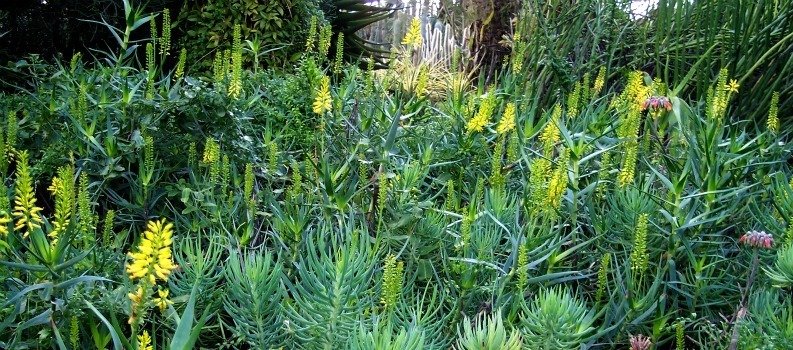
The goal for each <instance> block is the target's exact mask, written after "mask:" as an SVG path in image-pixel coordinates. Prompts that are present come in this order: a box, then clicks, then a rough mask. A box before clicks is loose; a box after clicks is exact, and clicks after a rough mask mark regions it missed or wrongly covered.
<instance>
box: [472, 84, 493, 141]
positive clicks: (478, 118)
mask: <svg viewBox="0 0 793 350" xmlns="http://www.w3.org/2000/svg"><path fill="white" fill-rule="evenodd" d="M495 108H496V94H495V92H494V91H492V89H491V91H490V92H488V93H487V94H486V95H485V97H484V99H482V103H481V104H480V105H479V111H478V112H477V113H476V115H475V116H474V117H473V118H471V119H470V120H469V121H468V124H466V125H465V129H466V130H467V131H468V132H469V133H470V132H480V131H482V130H484V128H485V126H487V124H488V123H490V117H491V116H492V115H493V110H495Z"/></svg>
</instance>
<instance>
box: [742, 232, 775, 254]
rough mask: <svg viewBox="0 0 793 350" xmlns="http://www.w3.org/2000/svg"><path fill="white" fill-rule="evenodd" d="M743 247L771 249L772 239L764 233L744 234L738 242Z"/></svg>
mask: <svg viewBox="0 0 793 350" xmlns="http://www.w3.org/2000/svg"><path fill="white" fill-rule="evenodd" d="M738 242H740V243H743V244H744V245H748V246H750V247H752V248H763V249H771V247H773V246H774V237H773V236H771V234H769V233H765V231H754V230H752V231H749V232H746V233H745V234H744V235H743V236H741V239H740V240H739V241H738Z"/></svg>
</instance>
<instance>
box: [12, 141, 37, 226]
mask: <svg viewBox="0 0 793 350" xmlns="http://www.w3.org/2000/svg"><path fill="white" fill-rule="evenodd" d="M14 192H15V195H14V213H13V214H14V217H16V219H17V222H16V226H15V227H14V229H15V230H21V229H23V228H25V233H24V234H23V237H25V238H27V236H28V235H29V234H30V232H31V231H33V230H35V229H37V228H40V227H41V223H42V220H41V217H40V216H39V212H40V211H41V210H42V208H40V207H38V206H36V195H35V192H34V190H33V179H32V178H31V176H30V167H29V166H28V153H27V151H20V152H19V161H18V169H17V181H16V188H15V189H14Z"/></svg>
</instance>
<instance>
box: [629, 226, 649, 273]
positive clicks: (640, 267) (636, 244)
mask: <svg viewBox="0 0 793 350" xmlns="http://www.w3.org/2000/svg"><path fill="white" fill-rule="evenodd" d="M648 221H649V216H648V215H647V214H641V215H639V219H638V220H637V222H636V230H635V231H634V233H633V250H632V251H631V270H634V271H636V272H639V273H642V272H644V270H646V269H647V263H648V259H649V256H648V254H647V224H648Z"/></svg>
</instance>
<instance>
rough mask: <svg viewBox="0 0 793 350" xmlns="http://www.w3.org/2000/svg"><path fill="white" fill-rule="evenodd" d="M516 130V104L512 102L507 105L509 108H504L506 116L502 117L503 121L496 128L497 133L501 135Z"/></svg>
mask: <svg viewBox="0 0 793 350" xmlns="http://www.w3.org/2000/svg"><path fill="white" fill-rule="evenodd" d="M514 128H515V104H514V103H512V102H510V103H507V107H506V108H504V116H502V117H501V120H500V121H499V122H498V127H497V128H496V132H498V133H499V134H506V133H508V132H510V131H512V129H514Z"/></svg>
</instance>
